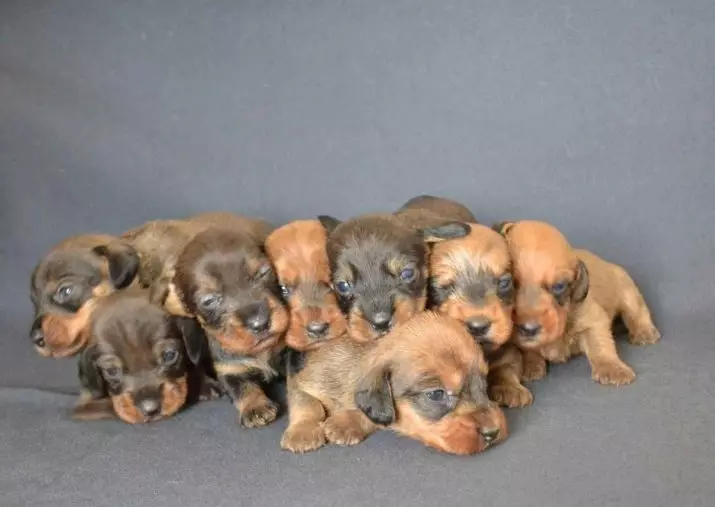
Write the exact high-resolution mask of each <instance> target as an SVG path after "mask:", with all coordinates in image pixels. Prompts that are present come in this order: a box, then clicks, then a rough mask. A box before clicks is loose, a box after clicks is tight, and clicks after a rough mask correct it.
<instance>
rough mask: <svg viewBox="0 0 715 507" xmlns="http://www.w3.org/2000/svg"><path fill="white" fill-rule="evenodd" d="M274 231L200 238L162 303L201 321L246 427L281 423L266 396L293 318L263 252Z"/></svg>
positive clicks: (260, 226)
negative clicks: (277, 421)
mask: <svg viewBox="0 0 715 507" xmlns="http://www.w3.org/2000/svg"><path fill="white" fill-rule="evenodd" d="M269 231H270V226H269V225H268V224H266V223H265V222H263V221H260V220H250V219H243V220H242V221H236V222H234V223H232V224H227V226H226V227H225V228H223V227H211V228H208V229H206V230H205V231H203V232H201V233H199V234H197V235H196V236H194V237H193V238H192V239H191V241H189V242H188V244H187V245H186V247H185V248H184V249H183V250H182V252H181V253H180V254H179V255H178V257H177V259H176V263H175V265H174V267H173V268H172V269H171V271H170V272H168V273H165V275H166V278H165V280H166V282H167V283H165V284H164V283H163V281H160V283H159V284H158V287H159V288H158V289H157V290H155V291H154V293H155V297H156V299H157V300H158V301H160V302H162V303H163V304H164V306H165V307H166V308H167V309H168V310H169V311H170V312H171V313H173V314H178V315H185V316H191V317H196V319H197V320H198V321H199V323H200V324H201V327H202V328H203V330H204V331H205V333H206V335H207V336H208V339H209V348H210V350H211V355H212V359H213V362H214V367H215V369H216V373H217V375H218V378H219V381H220V382H221V384H222V386H223V387H224V389H225V391H226V393H227V394H228V395H229V396H230V397H231V398H232V400H233V402H234V405H235V406H236V409H237V410H238V412H239V422H240V423H241V424H242V425H243V426H246V427H258V426H264V425H266V424H268V423H270V422H272V421H273V420H275V418H276V416H277V413H278V407H277V405H276V403H275V402H273V401H272V400H271V399H270V398H268V396H267V395H266V394H265V392H264V391H263V389H262V387H263V385H264V384H266V383H269V382H271V381H273V380H275V379H276V378H277V376H278V370H279V352H280V351H281V349H282V347H283V343H282V341H281V338H282V336H283V333H284V332H285V330H286V328H287V327H288V312H287V311H286V309H285V307H284V306H283V303H282V301H281V296H280V290H279V288H278V281H277V280H276V275H275V272H274V270H273V267H272V265H271V263H270V261H269V259H268V257H266V255H265V253H264V252H263V250H262V245H263V243H264V241H265V238H266V236H267V234H268V232H269Z"/></svg>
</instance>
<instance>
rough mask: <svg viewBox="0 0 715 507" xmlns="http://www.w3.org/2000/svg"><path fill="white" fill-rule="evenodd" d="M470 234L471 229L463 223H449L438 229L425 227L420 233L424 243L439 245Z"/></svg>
mask: <svg viewBox="0 0 715 507" xmlns="http://www.w3.org/2000/svg"><path fill="white" fill-rule="evenodd" d="M470 232H472V228H471V227H470V226H469V224H466V223H464V222H449V223H446V224H443V225H440V226H439V227H427V228H425V229H422V230H421V231H420V233H421V234H422V238H423V239H424V241H425V243H440V242H442V241H446V240H448V239H457V238H463V237H464V236H467V235H469V233H470Z"/></svg>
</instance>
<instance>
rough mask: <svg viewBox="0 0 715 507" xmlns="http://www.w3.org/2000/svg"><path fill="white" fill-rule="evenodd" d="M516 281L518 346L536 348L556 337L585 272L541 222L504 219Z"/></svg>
mask: <svg viewBox="0 0 715 507" xmlns="http://www.w3.org/2000/svg"><path fill="white" fill-rule="evenodd" d="M495 229H496V230H498V231H499V232H501V233H502V234H503V235H504V237H505V238H506V241H507V245H508V246H509V253H510V255H511V259H512V263H513V269H514V278H515V284H516V306H515V317H514V324H515V327H516V333H515V336H516V338H517V342H518V344H519V345H520V346H521V347H523V348H525V349H536V348H539V347H542V346H544V345H548V344H551V343H553V342H554V341H556V340H557V339H559V338H560V337H561V336H562V335H563V334H564V332H565V329H566V321H567V318H568V314H569V312H570V311H572V310H573V309H574V308H575V307H576V306H577V305H578V304H579V303H581V302H582V301H583V300H584V299H585V298H586V296H587V295H588V286H589V281H588V270H587V269H586V265H585V264H584V263H583V261H581V260H579V259H578V257H577V256H576V255H575V254H574V253H573V251H572V250H571V246H570V245H569V244H568V242H567V241H566V238H565V237H564V236H563V234H561V233H560V232H559V231H558V230H557V229H556V228H555V227H553V226H552V225H549V224H547V223H544V222H537V221H527V220H525V221H520V222H504V223H501V224H498V225H496V226H495Z"/></svg>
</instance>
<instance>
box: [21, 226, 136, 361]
mask: <svg viewBox="0 0 715 507" xmlns="http://www.w3.org/2000/svg"><path fill="white" fill-rule="evenodd" d="M138 268H139V258H138V255H137V253H136V251H135V250H134V249H133V248H132V247H131V246H130V245H128V244H126V243H125V242H122V241H121V240H119V239H117V238H116V237H113V236H107V235H99V234H86V235H79V236H72V237H70V238H67V239H65V240H64V241H61V242H60V243H58V244H56V245H55V246H54V247H52V249H51V250H50V251H49V252H48V253H47V254H46V255H45V257H44V258H43V259H42V260H41V261H40V262H39V263H38V264H37V265H36V266H35V268H34V269H33V271H32V276H31V281H30V298H31V300H32V304H33V306H34V309H35V316H34V319H33V323H32V327H31V329H30V340H31V341H32V344H33V345H34V346H35V349H36V350H37V352H38V353H39V354H41V355H42V356H45V357H70V356H74V355H76V354H78V353H79V352H80V351H81V350H82V349H83V348H84V347H85V346H86V344H87V340H88V338H89V333H88V323H89V320H90V317H91V315H92V312H93V310H94V308H95V307H96V305H97V303H98V301H99V300H101V299H102V298H103V297H105V296H107V295H109V294H111V293H113V292H115V291H117V290H120V289H124V288H125V287H128V286H129V285H130V284H131V283H132V282H133V281H134V279H135V277H136V275H137V271H138Z"/></svg>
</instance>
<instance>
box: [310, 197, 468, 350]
mask: <svg viewBox="0 0 715 507" xmlns="http://www.w3.org/2000/svg"><path fill="white" fill-rule="evenodd" d="M415 199H421V200H423V201H428V200H430V201H434V202H432V205H433V206H434V204H435V202H439V203H440V205H441V206H442V207H448V206H449V204H448V203H450V202H451V201H447V200H446V199H439V198H436V197H430V196H421V197H420V198H415ZM415 199H412V200H411V201H408V203H407V204H406V205H405V206H407V208H406V207H405V206H403V207H402V208H401V209H400V210H398V212H397V213H394V214H383V215H363V216H361V217H357V218H354V219H351V220H348V221H346V222H340V221H339V220H338V219H336V218H334V217H331V216H327V215H322V216H320V217H318V218H319V220H320V221H321V223H322V224H323V225H324V226H325V228H326V229H327V230H328V232H329V236H328V248H327V249H328V259H329V261H330V269H331V273H332V281H333V288H334V290H335V292H336V293H337V295H338V303H339V304H340V308H341V310H342V311H343V314H344V315H345V316H346V318H347V320H348V330H349V334H350V336H351V338H353V339H354V340H357V341H359V342H370V341H374V340H377V339H379V338H381V337H382V336H384V335H385V334H386V333H387V332H389V331H390V330H391V329H392V328H394V327H396V326H398V325H400V324H402V323H404V322H406V321H407V320H408V319H409V318H410V317H411V316H412V315H414V314H416V313H418V312H421V311H422V310H424V308H425V305H426V299H427V277H428V266H427V263H428V253H429V251H428V246H429V245H431V244H434V243H438V242H440V241H444V240H447V239H454V238H460V237H463V236H466V235H467V234H468V233H469V225H468V224H467V223H465V222H464V221H461V220H460V218H466V214H458V215H459V216H458V218H457V219H454V218H451V217H448V216H442V215H440V214H438V213H436V212H433V211H431V210H423V209H414V210H413V209H408V208H409V205H410V203H414V202H415ZM452 204H453V205H454V206H455V207H461V208H463V207H462V206H461V205H459V204H457V203H452ZM466 212H467V213H468V214H469V215H470V216H471V213H469V211H468V210H466ZM472 221H473V220H472Z"/></svg>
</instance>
